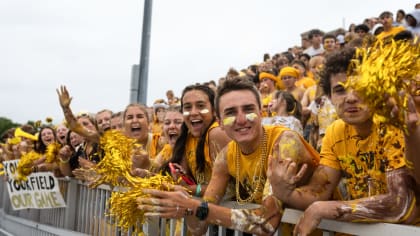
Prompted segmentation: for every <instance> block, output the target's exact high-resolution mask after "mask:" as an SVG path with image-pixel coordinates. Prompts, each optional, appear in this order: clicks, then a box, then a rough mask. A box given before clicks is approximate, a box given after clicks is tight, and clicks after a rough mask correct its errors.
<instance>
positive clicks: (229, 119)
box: [223, 116, 236, 126]
mask: <svg viewBox="0 0 420 236" xmlns="http://www.w3.org/2000/svg"><path fill="white" fill-rule="evenodd" d="M235 120H236V117H234V116H229V117H226V118H224V119H223V125H226V126H230V125H232V124H233V122H235Z"/></svg>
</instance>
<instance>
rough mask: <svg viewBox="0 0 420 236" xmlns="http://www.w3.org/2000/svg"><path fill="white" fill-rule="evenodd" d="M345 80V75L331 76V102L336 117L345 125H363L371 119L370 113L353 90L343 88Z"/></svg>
mask: <svg viewBox="0 0 420 236" xmlns="http://www.w3.org/2000/svg"><path fill="white" fill-rule="evenodd" d="M346 80H347V76H346V74H345V73H339V74H335V75H332V76H331V102H332V103H333V104H334V106H335V109H336V111H337V115H338V117H340V118H341V119H343V120H344V121H345V122H346V123H348V124H350V125H364V124H366V122H367V121H368V120H370V119H371V118H372V114H371V111H370V110H369V108H368V106H367V105H366V104H365V103H363V101H362V99H361V98H360V97H359V96H358V94H357V93H356V92H355V91H354V90H353V89H351V88H349V89H347V90H346V89H345V88H344V86H343V83H344V82H345V81H346Z"/></svg>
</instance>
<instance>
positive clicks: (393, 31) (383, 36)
mask: <svg viewBox="0 0 420 236" xmlns="http://www.w3.org/2000/svg"><path fill="white" fill-rule="evenodd" d="M404 30H405V28H404V26H394V27H392V28H391V30H390V31H387V32H385V31H382V33H380V34H378V35H376V38H377V39H379V40H384V39H387V38H389V37H394V36H395V35H396V34H398V33H399V32H401V31H404Z"/></svg>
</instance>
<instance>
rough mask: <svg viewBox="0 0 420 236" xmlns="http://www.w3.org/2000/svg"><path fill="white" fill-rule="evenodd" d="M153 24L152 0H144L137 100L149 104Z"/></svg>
mask: <svg viewBox="0 0 420 236" xmlns="http://www.w3.org/2000/svg"><path fill="white" fill-rule="evenodd" d="M151 25H152V0H144V14H143V32H142V34H141V49H140V64H139V65H140V68H139V70H140V71H139V77H138V80H139V81H138V90H137V102H138V103H142V104H147V80H148V73H149V50H150V34H151Z"/></svg>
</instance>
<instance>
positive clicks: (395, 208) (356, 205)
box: [294, 167, 417, 235]
mask: <svg viewBox="0 0 420 236" xmlns="http://www.w3.org/2000/svg"><path fill="white" fill-rule="evenodd" d="M386 177H387V184H388V193H386V194H381V195H375V196H370V197H366V198H361V199H357V200H352V201H318V202H314V203H313V204H312V205H311V206H309V207H308V209H306V210H305V213H304V214H303V217H302V218H301V219H300V221H299V222H298V224H297V225H296V228H295V231H294V234H295V235H307V234H309V233H310V232H311V231H313V230H314V229H315V228H316V226H317V225H318V224H319V222H320V221H321V219H334V220H341V221H353V222H389V223H401V222H404V223H410V222H411V221H413V220H414V218H415V216H416V214H417V209H416V199H415V194H414V191H413V189H411V186H412V178H411V176H410V173H409V171H408V170H407V169H406V168H405V167H403V168H400V169H396V170H392V171H389V172H387V173H386Z"/></svg>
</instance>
